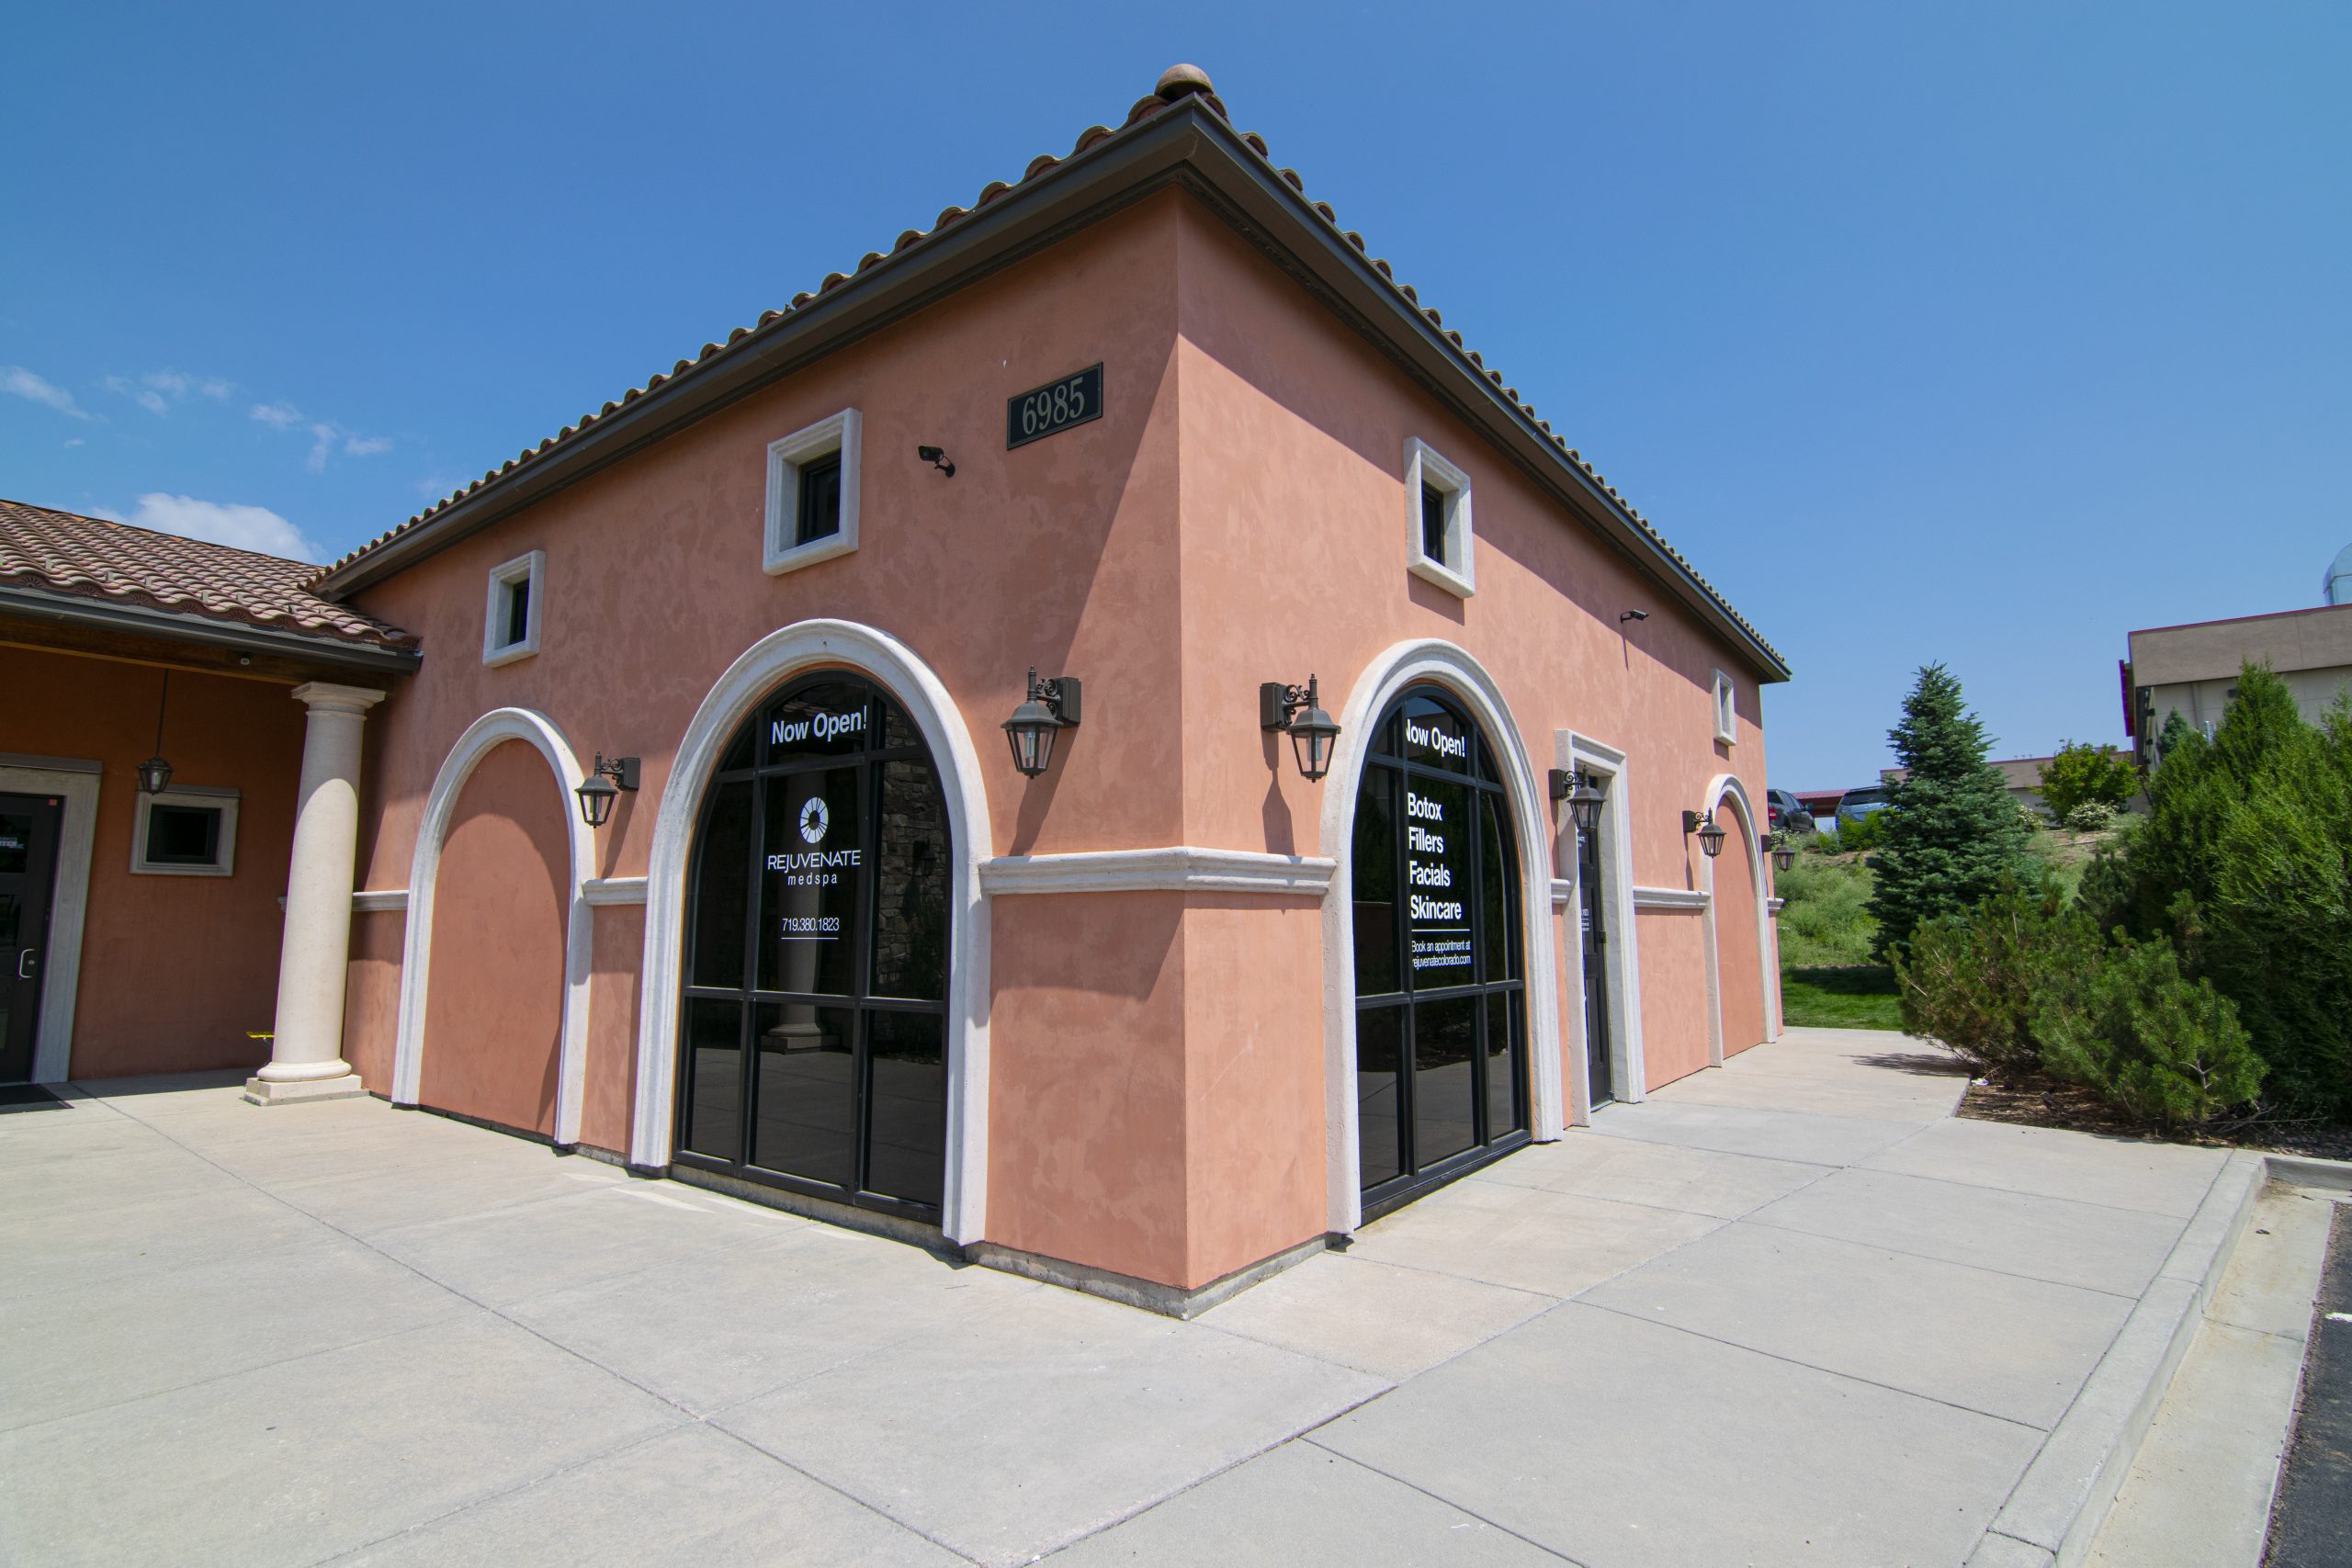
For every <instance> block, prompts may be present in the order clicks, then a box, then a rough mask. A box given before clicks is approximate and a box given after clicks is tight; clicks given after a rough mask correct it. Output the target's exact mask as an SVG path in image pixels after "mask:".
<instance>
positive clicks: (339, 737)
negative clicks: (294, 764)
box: [245, 681, 384, 1105]
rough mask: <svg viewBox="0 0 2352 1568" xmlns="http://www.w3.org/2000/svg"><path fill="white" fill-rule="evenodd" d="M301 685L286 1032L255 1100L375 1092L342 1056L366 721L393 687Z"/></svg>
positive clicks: (281, 1022) (252, 1088) (280, 1001)
mask: <svg viewBox="0 0 2352 1568" xmlns="http://www.w3.org/2000/svg"><path fill="white" fill-rule="evenodd" d="M294 695H295V698H296V699H297V700H298V701H300V703H302V704H303V705H304V706H306V707H308V708H309V709H310V722H309V724H308V725H307V726H306V727H305V728H304V729H303V732H302V793H301V796H300V800H299V801H298V803H297V804H296V807H295V816H294V854H293V863H292V864H291V865H290V866H289V867H288V871H287V876H286V935H285V939H284V944H283V946H282V947H281V948H280V949H279V952H278V959H277V1039H276V1040H275V1041H274V1042H272V1045H271V1051H270V1060H269V1065H268V1066H266V1067H264V1068H262V1070H261V1072H260V1074H259V1075H258V1076H257V1077H253V1078H250V1079H248V1080H247V1081H246V1084H245V1098H246V1099H247V1100H252V1101H253V1102H254V1104H255V1105H283V1104H286V1103H288V1102H289V1101H292V1100H342V1099H345V1098H347V1097H349V1096H352V1095H358V1094H365V1093H367V1092H368V1091H367V1090H366V1089H364V1088H362V1087H361V1085H360V1082H359V1075H358V1074H356V1073H355V1072H353V1071H352V1070H351V1064H350V1063H348V1062H346V1061H345V1060H344V1059H343V983H344V974H345V968H346V966H347V964H349V961H350V957H351V883H352V875H353V870H354V861H355V860H356V856H357V853H358V848H359V729H360V726H361V725H363V724H365V723H366V722H367V719H368V709H369V708H371V707H373V706H375V705H377V704H378V703H380V702H382V701H383V700H384V694H383V693H381V692H373V691H369V690H368V689H367V688H366V687H363V686H333V685H329V684H327V683H326V682H322V681H313V682H310V683H309V684H308V685H302V686H297V687H295V688H294Z"/></svg>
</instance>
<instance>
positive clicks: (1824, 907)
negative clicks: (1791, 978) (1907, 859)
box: [1773, 845, 1878, 969]
mask: <svg viewBox="0 0 2352 1568" xmlns="http://www.w3.org/2000/svg"><path fill="white" fill-rule="evenodd" d="M1773 887H1774V890H1775V891H1777V892H1778V893H1779V894H1780V896H1781V899H1782V900H1783V903H1782V906H1781V919H1780V933H1781V967H1782V968H1784V969H1828V968H1845V967H1849V966H1851V965H1854V964H1868V963H1869V962H1870V961H1871V937H1872V936H1874V935H1876V934H1877V931H1878V926H1877V923H1876V922H1875V921H1873V920H1872V919H1871V911H1870V900H1871V872H1870V867H1868V866H1866V865H1864V864H1863V863H1862V857H1861V856H1860V855H1847V854H1835V853H1831V852H1826V850H1825V849H1823V848H1821V847H1818V845H1816V846H1815V847H1812V848H1808V849H1807V850H1806V851H1805V852H1804V853H1803V854H1800V855H1799V856H1797V859H1796V863H1795V864H1794V865H1792V866H1791V867H1789V869H1788V870H1786V871H1784V872H1781V873H1780V874H1779V875H1777V876H1776V877H1774V879H1773Z"/></svg>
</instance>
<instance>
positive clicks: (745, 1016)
mask: <svg viewBox="0 0 2352 1568" xmlns="http://www.w3.org/2000/svg"><path fill="white" fill-rule="evenodd" d="M753 722H754V723H756V722H757V720H756V719H754V720H753ZM767 807H768V802H767V781H766V780H764V779H758V778H755V779H753V780H752V874H751V875H750V876H748V877H746V878H744V893H743V898H744V902H745V905H746V908H745V910H744V914H743V967H742V970H741V978H742V984H741V989H740V990H738V992H737V993H736V1004H737V1005H736V1011H737V1013H738V1014H740V1015H741V1021H740V1022H739V1023H738V1025H737V1027H738V1028H739V1029H740V1030H741V1060H740V1061H739V1062H738V1063H737V1064H736V1071H737V1073H738V1074H739V1075H740V1077H739V1081H740V1084H741V1100H742V1105H741V1111H740V1114H741V1117H742V1122H743V1125H742V1129H741V1139H740V1140H739V1141H738V1142H737V1144H736V1145H735V1147H736V1149H737V1151H738V1155H737V1157H738V1158H739V1159H740V1160H741V1163H742V1164H744V1165H750V1164H752V1161H753V1160H755V1159H756V1158H757V1157H758V1156H759V1152H760V1151H759V1150H758V1149H757V1148H755V1147H754V1146H752V1133H753V1132H754V1131H756V1130H757V1127H758V1124H759V1118H758V1116H757V1115H756V1114H755V1113H754V1112H755V1111H756V1108H757V1104H758V1100H759V1091H760V1063H759V1056H760V1052H759V1041H758V1040H757V1038H756V1037H755V1036H754V1035H753V1033H752V1020H753V1019H755V1018H756V1017H757V1016H758V1013H759V1006H758V1004H757V1003H755V1002H754V1001H752V985H753V984H754V983H755V982H756V981H757V980H758V979H759V969H758V964H759V961H760V904H761V900H762V896H763V894H764V893H765V892H766V881H765V878H764V874H763V867H764V866H766V864H767V862H768V840H767V830H768V829H767V820H768V810H767Z"/></svg>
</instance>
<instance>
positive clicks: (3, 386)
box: [0, 365, 96, 419]
mask: <svg viewBox="0 0 2352 1568" xmlns="http://www.w3.org/2000/svg"><path fill="white" fill-rule="evenodd" d="M0 392H7V393H10V394H12V395H13V396H16V397H19V398H23V399H24V400H26V401H28V402H35V403H41V404H44V405H45V406H47V407H50V408H53V409H55V410H56V411H57V412H59V413H62V414H67V415H70V416H71V417H73V418H74V419H93V418H96V415H94V414H92V413H91V412H89V411H88V410H86V409H85V408H83V407H81V406H80V405H79V404H77V403H76V402H74V394H73V393H71V392H69V391H67V390H66V389H64V388H62V387H59V386H53V385H51V383H50V382H48V381H45V380H43V379H42V378H40V377H39V376H36V375H34V374H33V373H32V372H31V371H29V370H28V369H26V368H25V367H23V366H21V365H0Z"/></svg>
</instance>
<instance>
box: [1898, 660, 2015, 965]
mask: <svg viewBox="0 0 2352 1568" xmlns="http://www.w3.org/2000/svg"><path fill="white" fill-rule="evenodd" d="M1887 739H1889V740H1891V741H1893V742H1894V755H1895V758H1896V760H1897V761H1900V762H1901V763H1902V764H1903V766H1904V769H1905V774H1904V777H1903V779H1902V781H1901V782H1900V783H1898V784H1895V785H1894V787H1893V788H1892V790H1891V791H1890V792H1889V795H1888V804H1887V806H1886V808H1885V812H1884V815H1885V818H1886V836H1885V839H1884V840H1883V848H1881V849H1880V851H1879V852H1878V853H1876V854H1875V855H1872V856H1871V860H1870V867H1871V872H1872V874H1874V875H1875V876H1876V878H1877V882H1878V886H1877V887H1876V889H1875V890H1874V891H1872V893H1871V917H1872V918H1873V919H1876V920H1877V921H1878V936H1877V938H1876V939H1875V942H1874V943H1873V951H1874V952H1875V953H1877V955H1878V956H1880V957H1882V958H1883V957H1884V956H1885V955H1886V954H1888V953H1899V952H1900V951H1901V950H1902V949H1903V947H1904V946H1905V944H1906V943H1908V942H1909V941H1910V940H1911V932H1912V931H1913V930H1914V929H1915V928H1917V925H1918V924H1919V922H1920V921H1922V920H1926V919H1933V918H1935V917H1936V916H1938V915H1947V914H1953V913H1957V912H1958V911H1960V910H1963V909H1971V908H1975V907H1976V905H1977V904H1979V903H1981V902H1982V901H1983V900H1985V899H1986V898H1988V897H1992V896H1993V894H1994V893H1995V892H1996V891H1997V890H1998V889H1999V888H2000V886H2001V883H2002V879H2003V878H2004V877H2012V876H2013V877H2018V878H2019V879H2020V880H2022V879H2024V878H2025V877H2026V876H2027V874H2028V868H2027V867H2026V865H2025V861H2026V858H2027V852H2026V835H2027V834H2028V832H2029V831H2030V829H2028V827H2027V826H2026V823H2025V819H2024V818H2022V817H2021V816H2020V815H2019V814H2018V807H2017V805H2016V803H2015V802H2013V801H2011V800H2010V799H2009V792H2008V787H2007V784H2004V783H2003V782H2002V779H2001V775H2000V773H1999V771H1998V770H1997V769H1996V768H1994V767H1993V766H1992V765H1991V764H1990V763H1988V762H1987V761H1985V726H1984V725H1983V723H1981V722H1980V721H1979V720H1978V719H1977V717H1976V716H1975V715H1973V714H1972V713H1970V712H1969V711H1968V710H1967V708H1966V706H1965V705H1964V704H1963V703H1962V698H1961V692H1960V682H1959V681H1958V680H1957V679H1955V678H1954V677H1953V675H1952V673H1951V671H1949V670H1946V669H1945V668H1944V667H1943V666H1942V665H1940V664H1930V665H1928V667H1927V668H1926V669H1924V670H1922V671H1919V679H1918V682H1917V684H1916V685H1914V686H1913V687H1912V688H1911V694H1910V695H1909V696H1908V697H1905V699H1904V701H1903V722H1902V723H1900V724H1898V725H1896V726H1895V727H1894V728H1893V729H1890V730H1888V731H1887Z"/></svg>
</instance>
